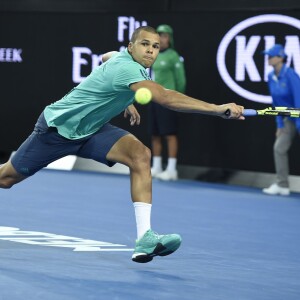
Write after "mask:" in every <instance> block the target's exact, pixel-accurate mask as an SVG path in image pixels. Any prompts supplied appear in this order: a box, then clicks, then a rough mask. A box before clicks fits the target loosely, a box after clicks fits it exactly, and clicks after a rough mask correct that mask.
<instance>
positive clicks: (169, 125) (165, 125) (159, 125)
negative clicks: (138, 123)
mask: <svg viewBox="0 0 300 300" xmlns="http://www.w3.org/2000/svg"><path fill="white" fill-rule="evenodd" d="M149 120H150V126H149V128H150V132H149V133H150V134H151V135H159V136H166V135H177V133H178V113H177V112H176V111H173V110H170V109H168V108H165V107H163V106H161V105H160V104H157V103H154V102H152V103H151V105H150V118H149Z"/></svg>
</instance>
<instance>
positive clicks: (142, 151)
mask: <svg viewBox="0 0 300 300" xmlns="http://www.w3.org/2000/svg"><path fill="white" fill-rule="evenodd" d="M107 159H108V160H111V161H115V162H119V163H122V164H124V165H126V166H128V167H129V168H130V169H144V170H145V169H147V170H148V169H149V170H150V159H151V152H150V149H149V148H148V147H146V146H145V145H144V144H143V143H142V142H141V141H139V140H138V139H137V138H136V137H135V136H133V135H131V134H128V135H126V136H123V137H122V138H120V139H119V140H118V141H117V142H116V143H115V144H114V145H113V147H112V148H111V149H110V151H109V152H108V154H107Z"/></svg>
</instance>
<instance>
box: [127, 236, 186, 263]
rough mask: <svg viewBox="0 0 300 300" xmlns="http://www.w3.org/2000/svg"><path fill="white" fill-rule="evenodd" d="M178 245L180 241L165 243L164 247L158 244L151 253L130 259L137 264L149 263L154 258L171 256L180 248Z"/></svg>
mask: <svg viewBox="0 0 300 300" xmlns="http://www.w3.org/2000/svg"><path fill="white" fill-rule="evenodd" d="M180 244H181V240H178V241H176V242H172V243H167V244H166V245H165V246H164V245H163V244H162V243H158V244H157V245H156V247H155V249H154V250H153V252H152V253H150V254H146V253H141V254H140V255H137V256H135V257H132V260H133V261H134V262H137V263H147V262H149V261H151V260H152V259H153V257H155V256H167V255H170V254H172V253H173V252H175V251H176V250H177V249H178V248H179V247H180Z"/></svg>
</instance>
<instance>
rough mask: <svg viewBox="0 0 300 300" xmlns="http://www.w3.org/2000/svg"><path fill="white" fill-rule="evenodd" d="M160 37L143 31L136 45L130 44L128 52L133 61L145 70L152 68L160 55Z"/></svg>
mask: <svg viewBox="0 0 300 300" xmlns="http://www.w3.org/2000/svg"><path fill="white" fill-rule="evenodd" d="M159 48H160V40H159V35H158V34H156V33H151V32H147V31H141V32H140V34H139V35H138V38H137V39H136V41H135V42H134V43H131V42H130V43H129V45H128V51H129V53H131V55H132V57H133V59H134V60H135V61H136V62H138V63H139V64H141V65H142V66H143V67H145V68H150V67H151V66H152V65H153V63H154V62H155V60H156V57H157V55H158V53H159Z"/></svg>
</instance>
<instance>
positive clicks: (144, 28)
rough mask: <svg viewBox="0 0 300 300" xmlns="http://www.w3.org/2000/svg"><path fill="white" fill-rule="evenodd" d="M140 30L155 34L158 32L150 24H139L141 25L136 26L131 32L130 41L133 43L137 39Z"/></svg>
mask: <svg viewBox="0 0 300 300" xmlns="http://www.w3.org/2000/svg"><path fill="white" fill-rule="evenodd" d="M141 31H147V32H151V33H156V34H158V33H157V31H156V29H155V28H153V27H151V26H141V27H138V28H137V29H136V30H135V31H134V32H133V34H132V36H131V39H130V42H131V43H134V42H135V41H136V40H137V38H138V36H139V34H140V32H141Z"/></svg>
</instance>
